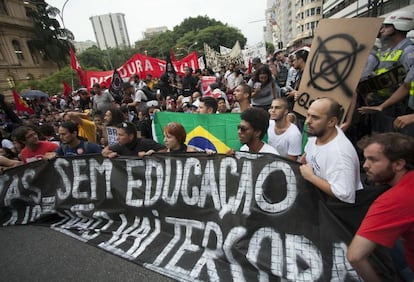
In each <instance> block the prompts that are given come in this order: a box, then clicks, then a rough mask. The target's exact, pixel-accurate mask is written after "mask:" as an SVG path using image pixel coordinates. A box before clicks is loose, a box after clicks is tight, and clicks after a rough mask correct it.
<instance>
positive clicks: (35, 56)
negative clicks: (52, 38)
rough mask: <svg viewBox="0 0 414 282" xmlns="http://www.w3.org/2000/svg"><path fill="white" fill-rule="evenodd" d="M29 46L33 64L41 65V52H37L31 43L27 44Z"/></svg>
mask: <svg viewBox="0 0 414 282" xmlns="http://www.w3.org/2000/svg"><path fill="white" fill-rule="evenodd" d="M27 46H29V51H30V55H31V56H32V60H33V63H35V65H38V64H39V56H38V54H39V52H38V51H37V49H36V48H35V47H33V45H32V44H30V42H27Z"/></svg>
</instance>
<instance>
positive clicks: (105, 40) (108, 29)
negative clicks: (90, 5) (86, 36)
mask: <svg viewBox="0 0 414 282" xmlns="http://www.w3.org/2000/svg"><path fill="white" fill-rule="evenodd" d="M89 19H90V21H91V22H92V27H93V32H94V33H95V38H96V42H97V44H98V48H99V49H101V50H106V49H108V48H120V49H122V48H129V47H130V46H131V44H130V41H129V36H128V29H127V26H126V23H125V14H122V13H115V14H107V15H101V16H93V17H90V18H89Z"/></svg>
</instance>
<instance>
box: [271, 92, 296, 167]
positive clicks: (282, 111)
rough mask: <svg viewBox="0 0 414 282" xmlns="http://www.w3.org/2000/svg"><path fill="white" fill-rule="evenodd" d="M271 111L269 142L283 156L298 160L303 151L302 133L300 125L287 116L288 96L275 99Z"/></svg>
mask: <svg viewBox="0 0 414 282" xmlns="http://www.w3.org/2000/svg"><path fill="white" fill-rule="evenodd" d="M269 113H270V121H269V128H268V129H267V143H268V144H269V145H270V146H272V147H274V148H275V149H276V150H277V151H278V152H279V153H280V155H281V156H283V157H286V158H289V159H291V160H294V161H296V160H297V159H298V157H299V156H300V155H301V153H302V134H301V133H300V131H299V129H298V127H297V126H296V125H294V124H293V123H291V122H290V121H289V120H288V118H287V117H288V114H289V104H288V101H287V100H286V98H277V99H274V100H273V101H272V104H271V105H270V109H269Z"/></svg>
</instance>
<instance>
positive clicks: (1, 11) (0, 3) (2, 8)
mask: <svg viewBox="0 0 414 282" xmlns="http://www.w3.org/2000/svg"><path fill="white" fill-rule="evenodd" d="M8 14H9V13H7V8H6V3H5V2H4V0H0V15H8Z"/></svg>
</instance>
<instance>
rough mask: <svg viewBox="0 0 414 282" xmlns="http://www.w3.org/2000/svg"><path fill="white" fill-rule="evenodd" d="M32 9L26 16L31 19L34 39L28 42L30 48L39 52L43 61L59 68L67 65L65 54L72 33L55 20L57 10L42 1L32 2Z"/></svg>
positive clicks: (58, 12) (67, 50) (71, 38)
mask: <svg viewBox="0 0 414 282" xmlns="http://www.w3.org/2000/svg"><path fill="white" fill-rule="evenodd" d="M33 5H34V7H35V8H34V9H28V12H27V15H28V16H29V17H31V18H32V19H33V22H34V31H35V39H32V40H30V41H29V42H28V45H29V47H30V48H35V49H37V50H39V51H40V52H41V54H42V55H43V57H44V59H47V60H51V61H53V62H55V63H56V64H57V65H58V67H59V68H61V67H63V66H64V65H66V64H67V63H68V59H67V54H69V48H70V47H71V46H72V44H71V42H70V40H73V39H74V36H73V33H72V32H71V31H70V30H68V29H65V28H63V27H61V26H60V24H59V21H58V20H57V19H56V16H57V15H60V11H59V9H57V8H55V7H52V6H49V5H48V4H47V3H46V2H44V1H36V2H34V4H33Z"/></svg>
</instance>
